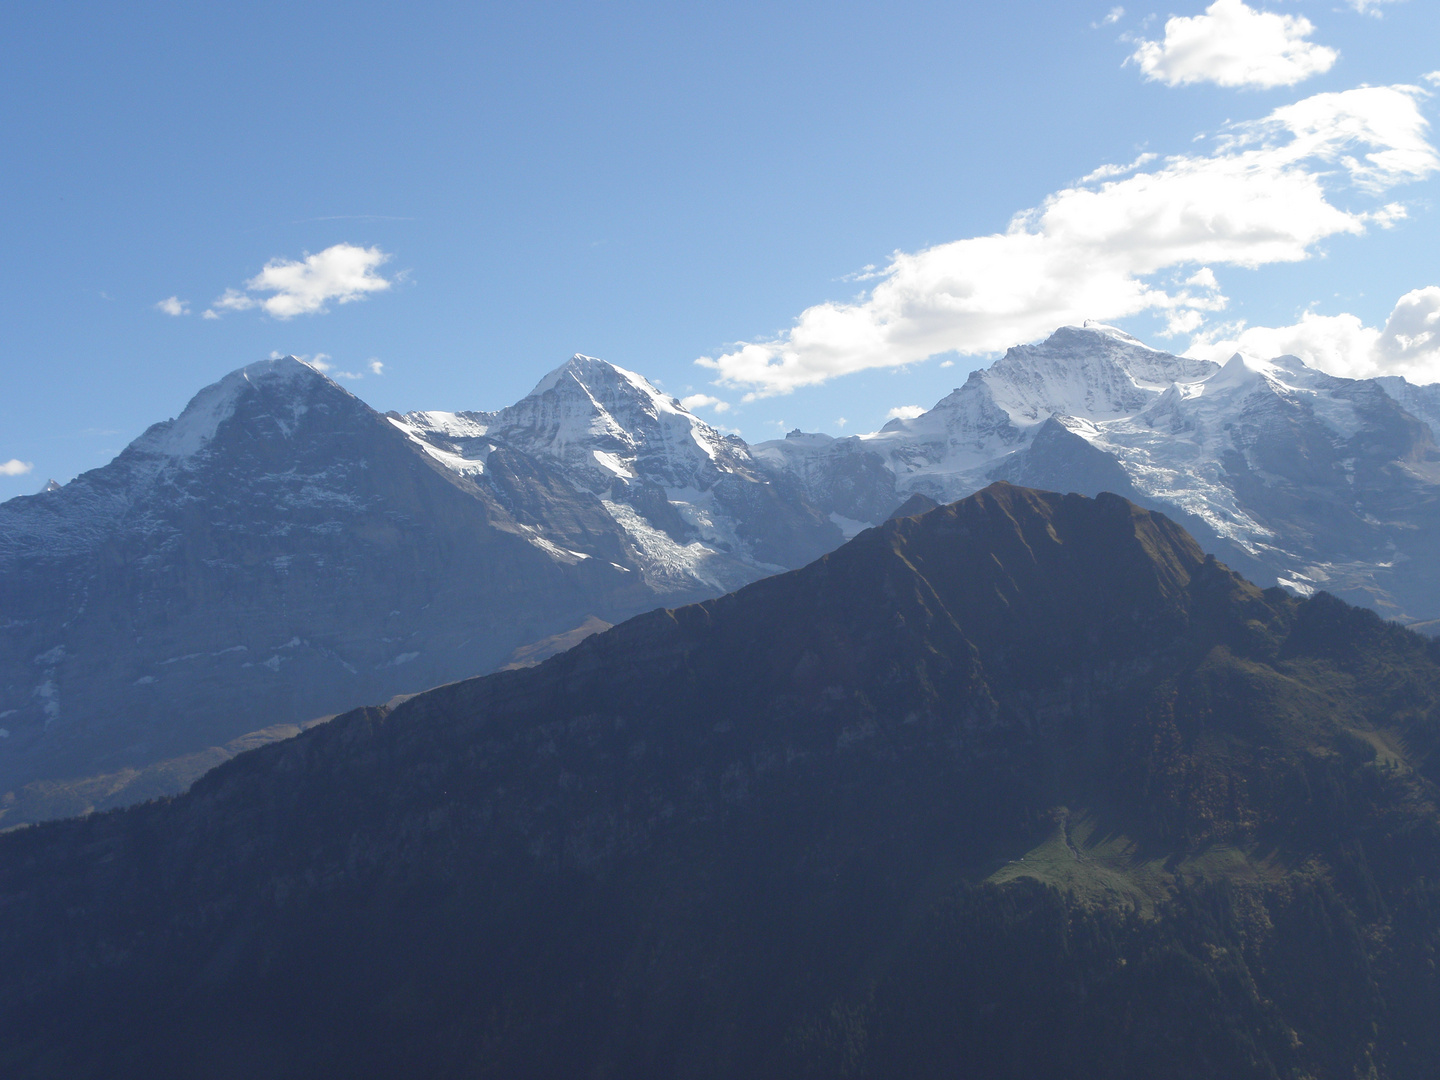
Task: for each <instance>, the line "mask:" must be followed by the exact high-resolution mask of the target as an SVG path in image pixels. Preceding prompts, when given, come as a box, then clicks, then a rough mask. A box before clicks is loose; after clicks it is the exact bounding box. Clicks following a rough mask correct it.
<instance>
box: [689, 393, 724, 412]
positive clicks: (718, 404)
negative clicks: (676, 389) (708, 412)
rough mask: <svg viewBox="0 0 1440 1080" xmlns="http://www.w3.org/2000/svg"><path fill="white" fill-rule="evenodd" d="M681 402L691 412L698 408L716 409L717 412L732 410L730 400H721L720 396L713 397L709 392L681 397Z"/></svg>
mask: <svg viewBox="0 0 1440 1080" xmlns="http://www.w3.org/2000/svg"><path fill="white" fill-rule="evenodd" d="M680 404H681V405H683V406H685V408H687V409H689V410H690V411H691V412H694V411H695V410H696V409H714V410H715V411H716V412H717V413H722V412H729V411H730V403H729V402H728V401H721V400H720V399H719V398H717V397H711V396H710V395H709V394H691V395H689V396H688V397H683V398H681V399H680Z"/></svg>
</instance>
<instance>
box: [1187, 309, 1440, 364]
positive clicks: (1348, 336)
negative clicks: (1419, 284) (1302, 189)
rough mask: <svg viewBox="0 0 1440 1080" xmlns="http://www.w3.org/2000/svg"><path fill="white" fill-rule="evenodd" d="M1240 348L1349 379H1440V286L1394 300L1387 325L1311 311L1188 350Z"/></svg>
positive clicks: (1229, 331)
mask: <svg viewBox="0 0 1440 1080" xmlns="http://www.w3.org/2000/svg"><path fill="white" fill-rule="evenodd" d="M1237 352H1243V353H1247V354H1248V355H1250V356H1256V357H1260V358H1261V359H1269V358H1271V357H1275V356H1285V355H1289V356H1298V357H1300V359H1302V360H1304V361H1305V362H1306V363H1307V364H1310V365H1312V366H1314V367H1318V368H1319V369H1320V370H1321V371H1328V372H1329V373H1330V374H1332V375H1344V376H1346V377H1347V378H1351V379H1369V378H1373V377H1375V376H1377V375H1403V376H1404V377H1405V378H1407V379H1409V380H1410V381H1411V382H1415V383H1433V382H1440V286H1435V285H1430V286H1427V287H1425V288H1423V289H1413V290H1411V291H1410V292H1408V293H1406V294H1405V295H1404V296H1402V297H1401V298H1400V299H1399V301H1397V302H1396V304H1395V307H1394V309H1393V310H1392V311H1391V312H1390V317H1389V318H1388V319H1386V320H1385V325H1384V326H1383V327H1377V326H1366V325H1365V324H1364V322H1363V321H1362V320H1361V319H1360V318H1359V317H1358V316H1355V315H1350V314H1342V315H1316V314H1315V313H1314V312H1310V311H1307V312H1306V313H1305V314H1304V315H1302V316H1301V317H1300V321H1299V322H1297V323H1295V324H1294V325H1293V326H1251V327H1237V326H1232V327H1226V328H1224V329H1223V331H1222V332H1221V333H1219V334H1215V335H1202V336H1201V337H1200V338H1198V339H1197V340H1196V341H1194V342H1192V343H1191V346H1190V354H1191V355H1192V356H1201V357H1206V358H1208V359H1212V360H1217V361H1223V360H1225V359H1227V358H1228V357H1230V356H1233V355H1234V354H1235V353H1237Z"/></svg>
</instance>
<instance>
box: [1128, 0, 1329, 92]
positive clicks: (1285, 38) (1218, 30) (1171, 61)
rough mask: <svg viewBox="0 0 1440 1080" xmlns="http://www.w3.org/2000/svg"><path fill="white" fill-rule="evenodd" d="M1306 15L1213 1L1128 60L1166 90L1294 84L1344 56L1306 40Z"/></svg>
mask: <svg viewBox="0 0 1440 1080" xmlns="http://www.w3.org/2000/svg"><path fill="white" fill-rule="evenodd" d="M1314 31H1315V27H1314V24H1312V23H1311V22H1310V20H1309V19H1307V18H1305V17H1304V16H1303V15H1277V14H1275V13H1274V12H1270V11H1256V10H1255V9H1254V8H1252V7H1249V6H1247V5H1246V4H1245V2H1244V0H1215V3H1213V4H1211V5H1210V6H1209V7H1208V8H1206V9H1205V13H1204V14H1203V15H1192V16H1189V17H1186V16H1183V15H1177V16H1172V17H1171V18H1170V19H1168V20H1166V22H1165V39H1164V40H1163V41H1146V40H1143V39H1142V40H1140V41H1139V42H1137V43H1136V48H1135V52H1134V53H1132V54H1131V56H1130V59H1131V60H1132V61H1134V62H1135V63H1136V64H1138V65H1139V67H1140V70H1141V72H1143V73H1144V75H1145V77H1146V78H1147V79H1151V80H1153V81H1155V82H1163V83H1165V84H1166V85H1168V86H1184V85H1187V84H1190V83H1202V82H1209V83H1215V84H1216V85H1218V86H1230V87H1255V88H1260V89H1267V88H1269V87H1274V86H1294V85H1295V84H1296V83H1298V82H1302V81H1303V80H1305V79H1308V78H1310V76H1312V75H1319V74H1321V73H1322V72H1326V71H1329V70H1330V68H1331V67H1332V66H1334V64H1335V61H1336V60H1337V59H1338V58H1339V56H1340V54H1339V53H1337V52H1336V51H1335V50H1334V49H1330V48H1327V47H1326V46H1324V45H1316V44H1315V43H1314V42H1311V41H1307V40H1306V38H1308V37H1309V36H1310V35H1311V34H1312V33H1314Z"/></svg>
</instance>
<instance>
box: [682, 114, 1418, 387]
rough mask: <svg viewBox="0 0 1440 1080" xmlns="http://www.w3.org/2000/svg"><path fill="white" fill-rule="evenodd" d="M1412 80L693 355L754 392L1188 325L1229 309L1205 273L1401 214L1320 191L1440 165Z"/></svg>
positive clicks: (946, 253)
mask: <svg viewBox="0 0 1440 1080" xmlns="http://www.w3.org/2000/svg"><path fill="white" fill-rule="evenodd" d="M1422 93H1423V92H1422V91H1420V90H1419V89H1417V88H1415V87H1409V86H1394V87H1383V86H1382V87H1362V88H1360V89H1357V90H1349V91H1345V92H1343V93H1332V94H1319V95H1316V96H1313V97H1310V98H1306V99H1303V100H1301V101H1298V102H1296V103H1294V104H1292V105H1287V106H1284V107H1283V108H1280V109H1277V110H1275V111H1274V112H1273V113H1271V114H1270V115H1269V116H1268V117H1266V118H1265V119H1263V120H1261V121H1258V122H1254V123H1249V124H1244V125H1239V126H1236V127H1234V128H1232V129H1231V130H1230V132H1229V133H1227V134H1226V135H1225V136H1224V137H1223V138H1222V139H1221V140H1220V141H1219V143H1218V145H1217V146H1216V147H1215V149H1214V152H1213V153H1210V154H1209V155H1204V154H1190V155H1178V156H1174V157H1170V158H1166V159H1164V160H1163V161H1161V162H1159V163H1157V164H1156V165H1155V167H1153V168H1152V169H1150V170H1148V171H1140V172H1135V173H1133V174H1130V175H1127V176H1125V177H1124V178H1123V179H1106V180H1103V181H1101V182H1099V183H1090V184H1077V185H1075V186H1072V187H1069V188H1066V189H1064V190H1062V191H1059V192H1057V193H1055V194H1054V195H1051V196H1050V197H1049V198H1048V199H1046V200H1045V201H1044V203H1043V204H1041V205H1040V206H1039V207H1036V208H1034V209H1032V210H1028V211H1024V212H1022V213H1020V214H1018V215H1016V217H1015V218H1014V219H1013V220H1012V222H1011V224H1010V227H1009V228H1008V229H1007V230H1006V231H1005V232H1003V233H996V234H994V235H991V236H979V237H973V238H970V239H966V240H957V241H954V242H952V243H948V244H941V245H938V246H936V247H932V248H927V249H925V250H923V251H919V252H915V253H913V254H911V253H906V252H897V253H896V254H895V255H894V256H893V258H892V259H891V261H890V264H889V265H888V266H887V267H886V269H885V271H884V277H883V280H881V281H880V282H879V284H877V285H876V286H875V287H874V288H873V289H872V290H871V291H870V293H869V294H868V295H863V296H862V297H861V298H859V299H857V300H855V301H853V302H849V303H836V302H828V303H823V304H817V305H816V306H814V307H811V308H809V309H807V310H806V311H804V312H802V313H801V315H800V316H799V318H798V319H797V320H796V323H795V325H794V327H793V328H791V329H790V330H789V331H788V332H787V333H785V334H784V335H782V336H781V337H780V338H778V339H776V340H772V341H760V342H741V343H739V345H738V347H737V348H736V349H735V350H734V351H732V352H728V353H725V354H723V355H721V356H718V357H713V358H712V357H702V358H700V359H699V360H697V361H696V363H697V364H700V365H701V366H703V367H707V368H710V369H712V370H713V371H714V372H715V373H716V375H717V379H716V382H717V384H718V385H722V386H732V387H743V388H746V389H748V390H749V391H750V393H749V395H747V400H750V399H751V398H753V397H757V396H768V395H771V394H783V393H788V392H789V391H791V390H794V389H795V388H797V387H801V386H810V385H815V384H818V383H822V382H825V381H827V380H829V379H831V378H834V377H835V376H837V375H844V374H849V373H851V372H856V371H863V370H866V369H869V368H878V367H897V366H901V365H905V364H911V363H915V362H917V361H920V360H924V359H926V358H928V357H931V356H935V355H937V354H939V353H945V352H951V351H954V352H958V353H960V354H962V355H977V354H984V353H991V352H995V351H998V350H1000V349H1004V348H1006V347H1008V346H1010V345H1013V344H1016V343H1018V342H1024V341H1033V340H1035V339H1036V338H1038V337H1041V336H1043V335H1045V334H1047V333H1049V332H1050V331H1051V330H1053V329H1054V328H1055V327H1056V326H1060V325H1065V324H1071V323H1083V322H1084V321H1085V320H1086V319H1098V320H1100V321H1102V322H1113V321H1115V320H1117V319H1123V318H1126V317H1129V316H1134V315H1137V314H1140V313H1141V312H1147V311H1149V312H1159V313H1162V314H1164V315H1166V317H1167V318H1168V320H1169V323H1170V325H1169V327H1168V330H1169V332H1171V333H1187V334H1188V333H1194V332H1195V331H1196V330H1197V328H1198V327H1199V325H1200V320H1201V319H1203V317H1204V316H1205V315H1207V314H1213V313H1215V312H1218V311H1220V310H1223V309H1224V307H1225V305H1226V298H1225V296H1224V295H1223V294H1222V293H1221V292H1220V290H1219V288H1218V286H1219V280H1218V279H1217V278H1216V276H1215V275H1214V271H1213V269H1212V268H1215V267H1225V266H1241V267H1252V268H1253V267H1260V266H1265V265H1267V264H1273V263H1287V262H1300V261H1302V260H1304V259H1307V258H1310V257H1311V256H1313V255H1314V254H1315V253H1316V249H1317V246H1318V245H1319V244H1320V243H1321V242H1322V241H1324V240H1325V239H1327V238H1329V237H1333V236H1338V235H1345V234H1349V235H1360V234H1363V233H1364V232H1365V231H1366V230H1367V228H1369V227H1371V226H1373V225H1376V224H1386V223H1389V222H1392V221H1393V220H1394V219H1395V216H1396V214H1397V213H1400V212H1402V210H1403V208H1397V207H1396V206H1395V205H1394V204H1390V205H1389V206H1388V207H1383V208H1381V209H1380V210H1378V211H1371V212H1368V213H1367V212H1364V211H1362V210H1357V209H1353V208H1350V207H1349V206H1348V205H1347V206H1345V207H1342V206H1341V205H1339V204H1337V202H1336V201H1332V195H1334V194H1335V193H1337V192H1345V193H1346V196H1347V203H1348V202H1349V200H1350V198H1351V197H1353V196H1354V195H1355V194H1356V193H1359V194H1372V195H1373V194H1378V193H1379V192H1382V191H1384V190H1385V189H1387V188H1390V187H1393V186H1395V185H1397V184H1400V183H1403V182H1407V181H1412V180H1418V179H1422V178H1424V177H1426V176H1428V175H1430V174H1432V173H1434V172H1436V171H1437V170H1440V157H1437V155H1436V152H1435V149H1434V147H1432V146H1431V145H1430V143H1429V142H1428V141H1427V132H1428V125H1427V122H1426V120H1425V118H1424V117H1423V116H1422V115H1421V113H1420V110H1419V107H1418V105H1417V98H1418V97H1420V96H1421V95H1422ZM1206 269H1209V270H1210V272H1209V273H1208V274H1207V273H1206V272H1205V271H1206Z"/></svg>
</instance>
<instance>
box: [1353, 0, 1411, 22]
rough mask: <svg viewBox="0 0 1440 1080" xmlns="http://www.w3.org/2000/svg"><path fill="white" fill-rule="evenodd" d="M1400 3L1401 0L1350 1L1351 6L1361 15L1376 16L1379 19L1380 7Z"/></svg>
mask: <svg viewBox="0 0 1440 1080" xmlns="http://www.w3.org/2000/svg"><path fill="white" fill-rule="evenodd" d="M1398 2H1399V0H1350V6H1351V7H1352V8H1354V9H1355V10H1356V11H1358V12H1359V13H1360V14H1361V15H1374V16H1375V18H1377V19H1378V18H1380V16H1381V11H1380V6H1381V5H1382V4H1394V3H1398Z"/></svg>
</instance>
